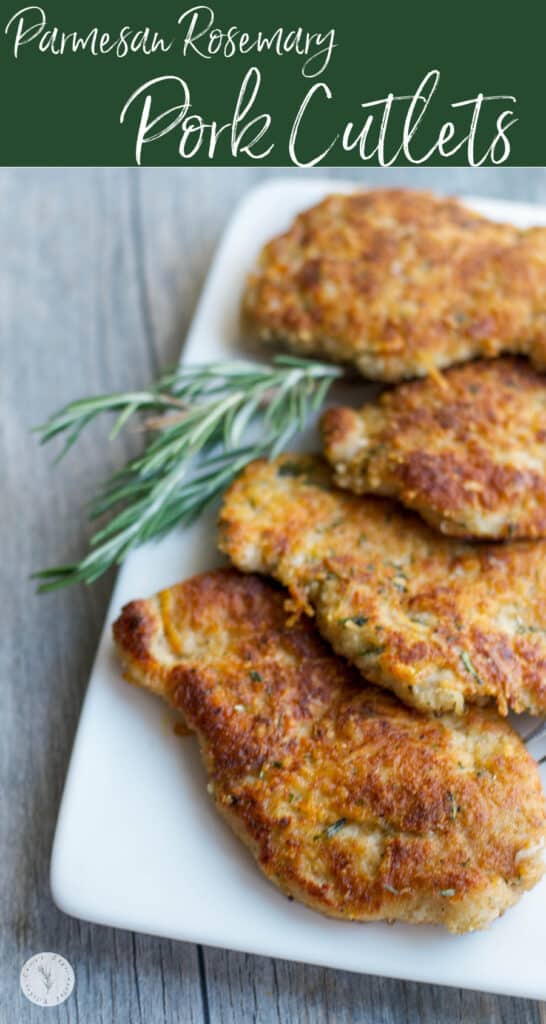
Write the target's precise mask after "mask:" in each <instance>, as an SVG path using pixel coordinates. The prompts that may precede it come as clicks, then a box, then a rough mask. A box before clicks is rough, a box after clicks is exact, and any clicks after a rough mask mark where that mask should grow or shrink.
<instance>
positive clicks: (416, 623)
mask: <svg viewBox="0 0 546 1024" xmlns="http://www.w3.org/2000/svg"><path fill="white" fill-rule="evenodd" d="M220 546H221V548H222V550H223V551H225V553H226V554H227V555H229V557H230V558H231V560H232V561H233V563H234V564H235V565H236V566H237V567H238V568H239V569H242V570H244V571H246V572H263V573H268V574H269V575H271V576H274V577H275V578H276V579H278V580H279V581H280V582H281V583H283V584H284V585H285V586H287V587H288V588H289V590H290V592H291V594H292V599H293V601H294V602H295V606H296V608H297V609H304V610H306V611H308V612H311V613H312V612H313V611H314V613H315V614H316V619H317V625H318V627H319V629H320V631H321V632H322V634H323V636H325V637H326V638H327V639H328V640H329V641H330V643H331V644H332V645H333V647H334V648H335V650H336V651H337V652H338V653H339V654H343V655H344V656H345V657H347V658H349V659H350V660H351V661H353V662H354V663H355V664H356V665H357V666H358V667H359V668H360V670H361V671H362V673H363V675H364V676H365V677H366V678H367V679H371V680H372V681H373V682H375V683H378V684H379V685H380V686H385V687H387V688H388V689H392V690H393V691H394V692H395V693H396V694H397V695H398V696H399V697H401V698H402V699H403V700H404V701H406V703H409V704H413V705H414V706H416V707H420V708H422V709H424V710H433V711H444V710H454V711H456V712H460V711H462V710H463V708H464V706H465V704H466V702H470V703H480V704H481V703H486V702H487V701H489V700H494V701H495V702H496V703H497V706H498V708H499V711H500V712H501V714H506V713H507V710H508V709H509V708H511V709H512V710H513V711H531V712H532V713H534V714H542V715H543V714H545V713H546V542H544V541H535V542H523V541H522V542H518V543H513V544H508V545H502V544H495V545H494V544H481V545H476V544H469V543H466V544H465V543H463V542H462V541H461V542H456V541H454V540H450V539H447V538H444V537H441V536H440V534H438V533H436V532H435V531H433V530H432V529H430V527H428V526H427V525H426V524H425V523H423V522H422V521H421V520H420V519H419V518H418V517H417V516H415V515H413V514H411V513H409V512H405V511H404V510H403V509H401V508H400V506H398V505H396V504H395V503H394V502H391V501H389V500H387V499H384V498H357V497H354V496H353V495H350V494H347V493H345V492H343V491H339V490H336V489H335V488H334V487H333V486H332V479H331V471H330V470H329V468H328V466H327V464H326V463H325V462H323V460H322V459H320V458H318V457H314V456H300V455H297V456H295V455H286V456H282V457H281V458H279V459H277V460H275V461H273V462H270V463H268V462H266V461H261V460H260V461H257V462H253V463H251V464H250V465H249V466H248V467H247V468H246V469H245V470H244V472H243V473H242V474H241V475H240V476H239V477H238V479H237V480H236V481H235V482H234V484H232V486H231V488H230V489H229V490H228V492H227V494H226V497H225V499H224V505H223V508H222V512H221V536H220Z"/></svg>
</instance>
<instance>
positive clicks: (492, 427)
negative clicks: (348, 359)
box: [321, 359, 546, 539]
mask: <svg viewBox="0 0 546 1024" xmlns="http://www.w3.org/2000/svg"><path fill="white" fill-rule="evenodd" d="M321 426H322V435H323V443H324V454H325V455H326V458H327V459H328V461H329V462H330V463H331V465H332V467H333V469H334V480H335V483H336V484H337V485H338V486H339V487H343V488H346V489H348V490H350V491H353V492H354V493H355V494H371V493H375V494H382V495H386V496H388V497H393V498H398V499H399V501H401V502H402V503H403V504H404V505H406V506H407V507H408V508H413V509H415V510H416V511H417V512H419V513H420V514H421V515H422V516H423V518H424V519H426V520H427V522H429V523H431V525H432V526H435V527H436V528H437V529H439V530H441V532H442V533H445V534H449V535H451V536H459V537H481V538H486V539H502V538H507V537H509V538H512V539H514V538H534V537H543V536H545V535H546V377H545V376H543V375H541V374H539V373H537V371H536V370H533V368H532V367H530V366H529V364H528V363H526V362H525V361H524V360H517V359H494V360H492V361H490V362H483V361H480V362H475V363H468V364H467V365H465V366H461V367H455V368H453V369H451V370H448V371H447V372H446V373H445V374H444V376H443V378H442V381H441V382H438V381H437V380H436V379H434V378H431V377H429V378H428V379H427V380H418V381H412V382H411V383H409V384H400V385H398V387H395V388H393V389H392V390H390V391H386V392H385V393H384V394H383V395H381V397H380V398H379V399H378V400H377V401H376V402H370V403H369V404H367V405H365V406H364V407H363V408H362V409H361V410H360V411H359V412H356V411H355V410H354V409H348V408H338V409H328V410H327V411H326V412H325V413H324V415H323V417H322V424H321Z"/></svg>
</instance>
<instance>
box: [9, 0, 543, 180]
mask: <svg viewBox="0 0 546 1024" xmlns="http://www.w3.org/2000/svg"><path fill="white" fill-rule="evenodd" d="M541 12H542V5H540V4H538V3H537V2H536V0H534V2H533V3H530V2H524V3H520V4H519V5H513V6H512V7H510V8H508V5H503V4H502V3H496V4H494V3H491V2H489V0H488V2H480V0H477V2H474V3H469V2H468V0H461V2H459V3H457V4H452V3H445V2H436V3H431V2H429V0H427V2H424V0H421V2H415V3H402V2H399V0H397V2H394V3H390V4H383V5H381V6H379V5H376V4H371V3H357V2H349V0H339V2H338V3H336V4H334V3H332V2H328V3H326V2H324V0H315V2H313V3H310V2H305V3H301V2H300V3H297V2H288V0H277V2H276V3H275V4H268V5H266V4H259V3H256V2H255V3H250V2H248V0H245V2H243V0H231V2H226V0H216V2H214V0H212V2H210V3H207V4H192V3H186V4H185V3H183V2H182V3H181V2H179V3H176V2H172V0H156V2H155V3H143V2H142V0H141V2H135V0H133V2H131V3H129V2H128V0H116V2H114V3H112V0H110V2H108V3H107V2H105V0H95V2H94V3H93V4H81V3H74V2H67V0H44V3H43V4H36V5H33V4H27V5H25V4H21V3H20V0H15V2H14V3H10V2H9V0H8V2H5V0H4V3H3V4H2V31H1V33H0V46H1V57H0V68H1V71H0V74H1V76H2V85H3V90H2V92H3V98H4V105H3V106H4V109H3V128H2V160H1V162H2V163H3V164H22V165H45V164H61V165H62V164H64V165H88V164H93V165H125V164H135V163H137V164H142V165H178V164H180V165H184V164H198V165H204V164H217V165H224V166H225V165H243V164H247V165H250V164H258V163H261V164H265V165H271V166H289V165H294V166H304V167H309V166H318V165H320V164H322V165H330V166H359V165H363V164H370V165H380V166H391V165H393V164H399V165H414V164H415V165H420V164H428V165H431V164H432V165H441V164H444V163H447V164H458V165H470V166H483V165H488V164H489V165H491V164H512V165H514V164H520V165H523V164H534V165H542V164H545V163H546V159H545V157H546V144H545V141H544V131H543V115H542V105H543V92H544V87H543V84H542V75H543V71H542V68H543V55H542V50H543V33H542V22H543V20H544V19H543V18H542V17H541V18H540V19H539V13H541Z"/></svg>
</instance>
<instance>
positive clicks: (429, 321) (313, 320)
mask: <svg viewBox="0 0 546 1024" xmlns="http://www.w3.org/2000/svg"><path fill="white" fill-rule="evenodd" d="M545 309H546V228H542V227H538V228H530V229H528V230H520V229H518V228H515V227H513V226H511V225H510V224H498V223H495V222H493V221H490V220H488V219H487V218H485V217H482V216H480V215H479V214H477V213H474V212H473V211H472V210H469V209H467V208H466V207H465V206H463V205H462V204H461V203H460V202H458V201H457V200H456V199H449V198H440V197H438V196H434V195H431V194H430V193H428V192H413V191H410V190H403V189H400V190H392V191H391V190H377V191H370V192H356V193H353V194H348V195H331V196H328V198H326V199H324V200H323V202H321V203H319V204H318V205H317V206H313V207H312V208H311V209H309V210H306V211H305V212H304V213H301V214H300V215H299V216H298V217H296V219H295V220H294V222H293V224H292V226H291V227H290V228H289V229H288V231H286V232H285V233H284V234H282V235H280V236H278V237H277V238H274V239H273V240H272V241H271V242H269V243H268V245H266V246H265V248H264V249H263V251H262V254H261V258H260V262H259V265H258V268H257V270H256V271H255V273H253V274H252V275H251V276H250V278H249V281H248V286H247V290H246V295H245V298H244V311H245V313H246V316H247V318H248V321H249V326H250V327H251V329H252V331H253V332H254V333H255V334H257V335H258V337H259V338H261V339H263V340H267V341H269V340H276V341H283V342H285V343H286V344H288V345H289V347H291V348H292V349H294V350H295V351H296V352H299V353H302V354H304V355H307V354H315V355H321V356H324V355H326V356H327V357H329V358H331V359H333V360H335V361H341V362H347V363H352V364H353V365H354V366H356V367H357V369H358V370H359V371H360V373H362V374H363V375H364V376H365V377H369V378H371V379H374V380H385V381H397V380H401V379H403V378H406V377H416V376H424V375H426V374H428V373H429V372H430V371H431V370H433V369H434V368H435V367H447V366H450V365H451V364H452V363H460V362H464V361H465V360H468V359H471V358H474V357H477V356H486V357H491V356H496V355H498V354H499V353H501V352H512V353H521V354H526V355H529V357H530V358H531V359H532V360H533V362H534V363H535V365H536V366H537V367H539V368H544V367H545V366H546V316H545V314H544V311H545Z"/></svg>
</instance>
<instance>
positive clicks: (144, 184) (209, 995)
mask: <svg viewBox="0 0 546 1024" xmlns="http://www.w3.org/2000/svg"><path fill="white" fill-rule="evenodd" d="M276 173H282V174H292V175H296V174H298V173H299V172H296V171H290V170H288V171H286V170H285V171H281V172H273V171H270V170H265V171H264V170H258V169H253V168H252V169H246V168H245V169H238V170H222V169H211V168H203V169H200V168H196V169H180V168H171V169H142V170H136V169H105V168H98V169H88V170H82V169H66V170H55V169H25V170H14V169H3V170H0V225H1V234H0V237H1V239H2V247H1V252H0V345H1V359H2V373H1V374H0V435H1V437H2V444H3V474H2V481H3V490H2V495H3V501H2V506H3V508H2V511H3V515H2V517H1V519H0V539H1V544H2V555H3V557H2V559H1V561H0V587H1V588H2V592H1V595H0V599H1V600H2V609H3V630H2V646H1V651H0V659H1V674H2V686H1V688H0V716H1V721H2V724H3V742H2V745H1V748H0V766H1V772H2V785H1V786H0V820H1V821H2V824H3V827H2V830H1V839H0V843H1V846H0V875H1V886H0V907H1V919H0V924H1V930H0V1024H4V1022H5V1024H8V1022H9V1024H11V1022H12V1021H14V1020H17V1021H18V1022H19V1021H20V1022H21V1024H26V1022H27V1021H28V1022H32V1024H33V1022H35V1021H36V1022H38V1021H41V1020H43V1019H44V1011H43V1010H40V1009H39V1008H37V1007H33V1006H32V1005H31V1004H30V1003H28V1002H27V1001H26V1000H25V999H24V997H23V996H22V995H21V994H20V992H19V985H18V975H19V970H20V968H21V966H22V963H23V962H24V960H25V959H26V958H27V957H28V956H30V955H31V954H32V953H35V952H39V951H40V950H44V949H52V950H56V951H58V952H60V953H64V954H65V955H67V956H68V957H69V959H70V960H71V962H72V964H73V965H74V968H75V972H76V987H75V991H74V994H73V995H72V996H71V997H70V999H69V1000H68V1002H67V1003H65V1004H64V1005H63V1006H61V1007H59V1008H58V1009H56V1010H48V1011H47V1016H48V1020H51V1021H55V1022H56V1021H59V1022H62V1024H64V1022H70V1024H72V1022H80V1021H81V1022H82V1024H84V1022H85V1024H88V1022H89V1024H90V1022H92V1024H111V1022H112V1020H114V1019H115V1020H120V1021H123V1022H129V1024H133V1022H135V1024H140V1022H141V1021H142V1022H146V1024H174V1022H178V1021H181V1020H183V1021H184V1022H190V1024H193V1022H203V1024H217V1022H222V1024H224V1022H225V1024H242V1022H244V1024H247V1022H251V1021H255V1022H259V1024H273V1022H278V1024H285V1022H286V1024H288V1022H292V1021H296V1020H297V1021H298V1022H299V1021H302V1022H309V1024H311V1022H312V1024H323V1022H328V1024H330V1022H332V1024H334V1022H335V1024H353V1022H355V1024H356V1022H359V1024H368V1022H369V1024H383V1022H384V1024H391V1022H392V1024H394V1022H396V1024H398V1022H408V1024H416V1022H418V1021H422V1020H427V1021H428V1020H431V1021H433V1020H442V1021H443V1022H445V1024H456V1022H457V1024H458V1022H465V1024H466V1022H469V1021H472V1022H474V1024H477V1022H492V1024H501V1022H503V1024H504V1022H509V1021H510V1022H511V1024H512V1022H513V1024H546V1012H545V1007H544V1006H542V1005H540V1004H538V1003H534V1002H531V1001H527V1000H513V999H503V998H497V997H494V996H487V995H481V994H478V993H471V992H461V991H458V990H453V989H444V988H436V987H430V986H425V985H415V984H408V983H404V982H396V981H389V980H381V979H378V978H371V977H360V976H356V975H351V974H347V973H344V972H339V971H338V972H336V971H331V970H322V969H320V968H315V967H307V966H304V965H297V964H290V963H285V962H283V961H273V960H269V959H267V958H262V957H252V956H245V955H242V954H236V953H230V952H225V951H220V950H212V949H204V950H203V949H197V947H194V946H191V945H189V944H182V943H173V942H169V941H166V940H159V939H154V938H149V937H146V936H141V935H132V934H129V933H125V932H119V931H114V930H112V929H109V928H101V927H94V926H91V925H88V924H85V923H83V922H79V921H76V920H72V919H70V918H68V917H66V916H65V915H63V914H61V913H60V912H59V911H57V910H56V908H55V907H54V906H53V904H52V901H51V898H50V895H49V889H48V870H49V854H50V849H51V841H52V836H53V830H54V825H55V819H56V814H57V809H58V804H59V800H60V795H61V791H62V785H63V781H64V775H65V771H66V766H67V763H68V757H69V754H70V748H71V743H72V739H73V735H74V730H75V727H76V723H77V718H78V714H79V710H80V706H81V701H82V697H83V693H84V690H85V686H86V681H87V677H88V674H89V670H90V667H91V662H92V658H93V654H94V650H95V647H96V643H97V640H98V636H99V632H100V629H101V624H102V619H103V616H104V612H105V608H106V602H107V600H108V597H109V594H110V590H111V586H112V580H113V576H112V574H110V575H109V576H107V577H106V578H105V579H103V580H101V581H100V582H99V583H98V584H96V585H95V587H93V588H91V589H84V588H80V589H73V590H72V591H70V592H65V593H62V592H61V593H59V594H55V595H52V596H49V597H41V598H38V597H37V596H36V595H35V594H34V592H33V586H32V585H31V584H30V583H29V582H28V575H29V573H30V572H31V571H32V570H33V569H36V568H39V567H42V566H44V565H45V564H51V563H54V562H58V561H61V560H67V559H70V558H72V557H75V556H77V555H78V554H81V552H82V551H83V549H84V546H85V542H86V538H87V536H88V534H89V527H88V524H87V523H86V521H85V519H84V517H83V516H82V506H83V503H84V502H85V501H86V499H87V498H89V497H90V496H91V495H92V494H93V492H94V491H95V490H96V487H97V484H98V483H99V482H100V480H101V479H102V478H103V477H104V476H106V475H107V474H108V473H109V472H110V471H111V469H112V468H113V467H114V466H115V465H118V464H119V463H120V462H121V461H122V460H123V459H124V458H125V457H126V456H127V454H128V451H129V448H131V447H133V446H134V444H135V443H137V439H134V438H130V439H129V440H121V441H119V442H117V443H116V445H115V446H112V447H111V448H110V447H109V446H108V445H105V444H104V443H103V438H104V430H103V429H101V427H100V426H98V427H97V428H96V429H95V428H93V429H92V430H90V431H89V433H88V434H86V435H84V436H83V438H82V440H81V442H80V444H79V445H78V448H77V449H76V450H75V451H74V452H73V453H72V454H71V456H70V457H69V459H67V461H66V462H65V463H64V464H63V465H62V466H61V467H60V468H58V469H57V470H56V471H55V472H54V473H53V472H52V469H51V453H50V452H48V451H47V450H46V451H45V452H44V451H40V449H39V448H38V446H37V445H36V442H35V440H34V439H33V438H32V436H31V435H30V433H29V430H30V427H31V426H32V425H33V424H35V423H37V422H40V421H42V420H43V419H44V418H45V417H46V416H47V415H48V413H49V412H51V411H52V410H53V409H56V408H57V407H58V406H59V405H61V404H62V403H63V402H65V401H68V400H69V399H71V398H73V397H75V396H78V395H83V394H88V393H90V392H100V391H104V390H108V389H114V388H115V389H118V388H122V387H130V386H137V385H142V384H145V383H146V382H147V381H148V380H149V379H150V376H151V375H152V374H154V373H155V371H156V369H157V368H158V367H160V366H164V365H166V364H168V363H170V362H172V361H173V360H174V359H175V358H176V356H177V354H178V352H179V350H180V347H181V345H182V343H183V339H184V335H185V332H186V330H187V328H188V325H189V323H190V320H191V316H192V313H193V310H194V307H195V303H196V300H197V297H198V295H199V290H200V288H201V286H202V284H203V281H204V279H205V276H206V273H207V269H208V266H209V263H210V259H211V256H212V254H213V252H214V248H215V246H216V243H217V241H218V238H219V236H220V234H221V231H222V229H223V227H224V225H225V223H226V221H227V219H228V217H229V215H230V214H231V212H232V209H233V206H234V204H235V203H236V201H237V200H238V198H239V197H240V196H242V195H243V194H244V193H245V192H246V191H247V189H248V188H250V187H251V186H252V185H253V184H254V183H256V182H257V181H259V180H262V179H264V178H266V177H270V176H272V175H274V174H276ZM316 173H317V174H318V175H320V176H324V175H325V174H326V173H333V174H336V175H337V176H338V177H347V176H348V172H347V171H336V172H327V171H325V170H324V169H319V170H318V171H317V172H316ZM352 176H353V177H355V176H356V177H359V178H360V179H361V180H362V181H366V182H370V183H371V184H408V185H415V186H430V187H436V188H438V189H440V190H442V191H447V192H449V191H453V192H466V193H474V194H484V195H492V196H500V197H507V198H520V199H526V200H530V201H533V200H536V201H542V202H545V201H546V171H545V170H544V169H541V168H537V169H531V170H529V169H524V168H511V169H503V168H499V169H487V170H485V169H484V170H479V171H469V170H467V169H464V168H454V169H451V170H447V169H446V170H439V169H430V168H427V169H417V170H412V171H408V170H405V169H392V170H390V171H383V170H377V169H364V170H362V171H361V172H360V173H356V174H353V175H352Z"/></svg>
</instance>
